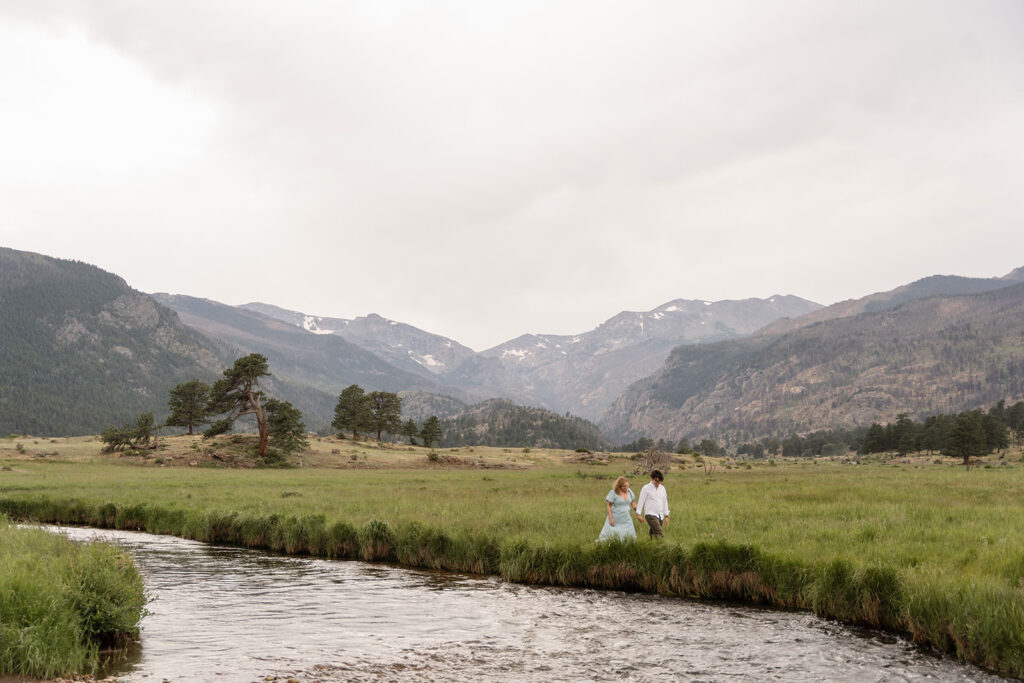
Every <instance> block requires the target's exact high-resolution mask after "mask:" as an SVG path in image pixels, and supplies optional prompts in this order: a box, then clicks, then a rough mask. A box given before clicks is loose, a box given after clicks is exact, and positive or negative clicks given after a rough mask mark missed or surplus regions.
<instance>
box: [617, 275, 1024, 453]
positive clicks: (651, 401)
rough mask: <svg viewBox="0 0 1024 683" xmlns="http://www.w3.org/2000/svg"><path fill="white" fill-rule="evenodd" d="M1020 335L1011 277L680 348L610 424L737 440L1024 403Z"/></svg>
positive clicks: (1020, 296)
mask: <svg viewBox="0 0 1024 683" xmlns="http://www.w3.org/2000/svg"><path fill="white" fill-rule="evenodd" d="M921 291H923V290H921ZM812 315H813V314H812ZM1022 340H1024V285H1021V284H1017V285H1013V284H1012V283H1010V286H1004V287H1003V288H1000V289H996V290H993V291H989V292H985V293H982V294H966V295H960V296H929V297H927V298H922V299H918V300H916V301H911V302H908V303H904V304H902V305H900V306H897V307H895V308H890V309H887V310H884V311H881V312H867V313H862V314H860V315H857V316H844V317H837V318H834V319H831V320H824V321H820V322H817V324H810V325H806V326H799V327H797V329H794V330H792V331H790V332H786V333H783V334H774V335H768V334H758V335H755V336H753V337H749V338H746V339H739V340H733V341H727V342H719V343H715V344H708V345H700V346H680V347H678V348H676V349H675V350H674V351H673V352H672V354H671V356H670V358H669V360H668V362H667V363H666V364H665V366H664V367H663V368H662V369H661V370H659V371H658V372H657V373H655V374H654V375H652V376H651V377H649V378H647V379H644V380H641V381H639V382H637V383H636V384H634V385H632V386H631V387H630V388H629V389H628V390H627V391H626V392H625V393H623V395H622V396H621V397H620V398H619V399H618V401H616V403H615V404H614V405H613V406H612V407H611V408H610V409H609V411H608V413H607V414H606V416H605V418H604V419H603V420H602V422H601V426H602V428H603V429H604V430H605V433H606V434H608V435H609V436H611V437H613V438H616V439H619V440H629V439H632V438H636V437H637V436H656V437H664V438H669V439H676V438H681V437H684V436H685V437H689V438H695V437H703V436H709V435H713V436H715V437H716V438H724V439H726V440H731V441H736V440H744V439H749V438H756V437H759V436H764V435H770V434H784V433H786V434H788V433H789V432H793V431H796V432H800V431H807V430H811V429H820V428H826V427H832V426H843V427H852V426H858V425H867V424H871V423H872V422H885V421H889V420H892V419H894V418H895V417H896V415H897V414H899V413H900V412H909V413H910V414H911V415H912V416H924V415H927V414H933V413H937V412H953V411H959V410H964V409H970V408H974V407H978V406H983V405H987V404H989V403H991V402H994V401H997V400H999V399H1001V398H1005V399H1007V400H1018V399H1020V398H1022V397H1024V341H1022Z"/></svg>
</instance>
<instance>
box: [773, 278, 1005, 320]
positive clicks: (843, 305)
mask: <svg viewBox="0 0 1024 683" xmlns="http://www.w3.org/2000/svg"><path fill="white" fill-rule="evenodd" d="M1015 282H1024V267H1021V268H1017V269H1016V270H1013V271H1011V272H1010V273H1007V274H1006V275H1004V276H1002V277H993V278H974V277H961V276H959V275H931V276H929V277H925V278H921V279H920V280H916V281H914V282H911V283H910V284H906V285H903V286H901V287H897V288H896V289H892V290H889V291H886V292H876V293H874V294H869V295H867V296H864V297H861V298H859V299H847V300H846V301H840V302H839V303H835V304H832V305H831V306H827V307H825V308H822V309H820V310H818V311H814V312H811V313H808V314H806V315H803V316H801V317H799V318H791V317H789V316H787V318H780V319H779V320H776V321H775V322H773V323H771V324H770V325H767V326H766V327H764V328H763V329H761V330H759V331H758V334H780V333H782V332H789V331H791V330H795V329H797V328H800V327H806V326H807V325H813V324H815V323H818V322H821V321H823V320H833V319H835V318H849V317H852V316H857V315H860V314H861V313H878V312H880V311H885V310H888V309H890V308H896V307H897V306H901V305H903V304H905V303H908V302H910V301H916V300H918V299H924V298H927V297H932V296H962V295H965V294H982V293H984V292H991V291H995V290H997V289H1002V288H1004V287H1008V286H1010V285H1012V284H1013V283H1015Z"/></svg>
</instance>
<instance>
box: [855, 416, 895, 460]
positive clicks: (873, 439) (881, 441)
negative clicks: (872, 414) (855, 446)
mask: <svg viewBox="0 0 1024 683" xmlns="http://www.w3.org/2000/svg"><path fill="white" fill-rule="evenodd" d="M887 450H889V448H888V443H887V439H886V435H885V427H883V426H882V425H880V424H878V423H877V422H876V423H874V424H873V425H871V426H870V427H868V433H867V435H866V436H865V437H864V442H863V443H862V444H861V446H860V452H861V453H862V454H868V453H884V452H885V451H887Z"/></svg>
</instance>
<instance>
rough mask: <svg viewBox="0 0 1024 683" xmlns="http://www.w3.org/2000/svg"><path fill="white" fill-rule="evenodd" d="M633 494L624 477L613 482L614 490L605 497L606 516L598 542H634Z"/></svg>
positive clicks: (634, 507)
mask: <svg viewBox="0 0 1024 683" xmlns="http://www.w3.org/2000/svg"><path fill="white" fill-rule="evenodd" d="M634 500H635V498H634V496H633V492H632V491H630V490H629V482H628V481H627V480H626V478H625V477H619V478H618V479H616V480H615V488H613V489H612V490H611V491H609V492H608V495H607V496H605V498H604V501H605V508H606V510H607V515H606V516H605V520H604V528H603V529H601V535H600V536H598V537H597V540H598V541H610V540H613V539H614V540H619V541H627V540H633V541H635V540H636V529H634V528H633V515H632V514H630V510H631V509H636V503H634V502H633V501H634Z"/></svg>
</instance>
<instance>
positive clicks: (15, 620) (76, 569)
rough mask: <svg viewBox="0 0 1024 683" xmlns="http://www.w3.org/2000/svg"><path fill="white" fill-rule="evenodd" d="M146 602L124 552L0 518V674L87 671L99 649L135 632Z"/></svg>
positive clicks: (139, 579)
mask: <svg viewBox="0 0 1024 683" xmlns="http://www.w3.org/2000/svg"><path fill="white" fill-rule="evenodd" d="M96 512H97V513H98V512H99V511H98V510H97V511H96ZM144 603H145V598H144V595H143V586H142V577H141V575H140V574H139V572H138V570H137V569H136V568H135V565H134V564H133V563H132V560H131V557H129V556H128V555H127V554H126V553H125V552H124V551H122V550H120V549H118V548H116V547H114V546H111V545H109V544H106V543H89V544H84V545H83V544H79V543H74V542H72V541H69V540H68V539H66V538H64V537H62V536H58V535H55V534H52V533H48V532H46V531H41V530H36V529H19V528H16V527H14V526H12V525H11V524H10V523H9V522H8V521H7V520H6V519H5V518H3V517H2V516H0V674H16V675H24V676H36V677H52V676H56V675H61V674H69V673H74V672H79V673H92V672H94V671H95V670H96V668H97V666H98V664H99V652H100V649H101V648H104V647H111V646H115V645H118V644H119V643H121V642H122V641H123V640H124V639H126V638H127V637H129V636H132V635H134V634H136V633H137V632H138V623H139V619H141V617H142V611H143V606H144Z"/></svg>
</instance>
